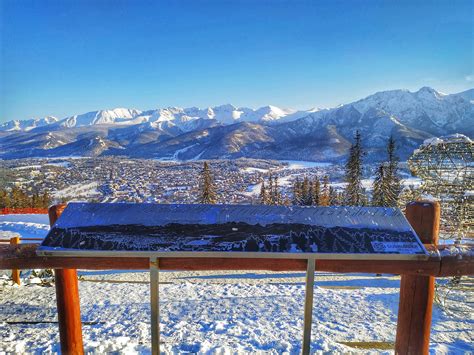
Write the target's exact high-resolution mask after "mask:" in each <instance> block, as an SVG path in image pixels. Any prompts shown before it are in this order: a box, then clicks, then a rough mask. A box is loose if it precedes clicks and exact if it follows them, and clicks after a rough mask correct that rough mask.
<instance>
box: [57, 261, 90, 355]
mask: <svg viewBox="0 0 474 355" xmlns="http://www.w3.org/2000/svg"><path fill="white" fill-rule="evenodd" d="M54 277H55V281H56V303H57V307H58V321H59V338H60V340H61V353H63V354H84V347H83V344H82V324H81V310H80V305H79V288H78V283H77V271H76V270H75V269H58V270H54Z"/></svg>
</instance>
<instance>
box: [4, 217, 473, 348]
mask: <svg viewBox="0 0 474 355" xmlns="http://www.w3.org/2000/svg"><path fill="white" fill-rule="evenodd" d="M15 224H16V225H17V227H16V229H15V227H13V226H14V225H15ZM30 224H31V225H36V232H35V235H36V236H38V235H41V234H43V235H44V234H45V233H46V231H47V225H48V221H47V216H44V215H43V216H41V215H23V216H21V215H16V216H0V228H11V230H9V231H10V232H17V233H20V234H23V233H25V228H24V226H25V225H30ZM32 228H33V227H32ZM1 230H3V229H0V233H1ZM28 233H29V232H28ZM3 274H4V276H2V277H1V278H0V353H2V352H6V353H10V352H13V353H43V352H46V353H54V352H58V351H59V335H58V328H57V323H56V322H57V316H56V304H55V290H54V287H43V286H39V285H38V284H37V281H38V279H35V278H32V277H31V276H29V272H28V271H25V272H23V274H22V277H23V285H22V286H20V287H18V286H16V285H13V284H12V283H11V281H9V280H8V275H9V271H3ZM79 274H80V282H79V289H80V296H81V314H82V320H83V322H84V325H83V338H84V345H85V348H86V351H88V352H90V353H105V352H116V351H118V352H121V353H149V352H150V325H149V319H150V306H149V298H150V294H149V285H148V273H146V272H120V271H114V272H110V271H108V272H107V271H79ZM160 281H161V282H162V284H161V285H160V297H161V298H160V311H161V328H162V341H163V343H162V345H161V350H162V351H165V352H166V353H196V352H197V353H219V354H221V353H222V354H224V353H225V354H228V353H237V352H240V353H248V352H250V353H292V354H293V353H298V352H299V351H300V350H301V337H302V326H303V304H304V273H301V272H279V273H276V272H263V271H260V272H249V271H245V272H239V271H235V272H234V271H228V272H216V271H214V272H191V271H189V272H162V273H161V275H160ZM398 300H399V277H397V276H392V275H384V276H382V277H374V275H367V274H354V275H342V274H334V273H318V274H317V275H316V287H315V295H314V308H313V317H314V319H313V326H312V344H311V347H312V349H313V351H318V352H344V353H347V352H356V351H361V350H357V349H356V348H352V347H348V346H346V345H344V344H342V343H343V342H388V343H393V342H394V340H395V330H396V321H397V312H398ZM466 301H469V300H466ZM470 302H472V300H470ZM28 322H29V323H28ZM473 325H474V314H466V313H464V314H461V315H454V316H453V315H447V314H445V313H444V311H443V310H442V309H440V308H439V307H438V306H437V305H435V307H434V311H433V325H432V335H431V347H430V349H431V352H432V353H444V352H450V353H469V352H471V353H472V352H473V351H474V348H473V345H472V344H474V326H473ZM371 351H372V352H374V353H375V352H386V353H390V352H391V351H388V350H380V349H373V350H371ZM365 352H366V351H365Z"/></svg>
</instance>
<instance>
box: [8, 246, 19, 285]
mask: <svg viewBox="0 0 474 355" xmlns="http://www.w3.org/2000/svg"><path fill="white" fill-rule="evenodd" d="M17 244H20V237H12V238H10V245H17ZM12 280H13V282H14V283H16V284H17V285H20V283H21V279H20V270H18V269H12Z"/></svg>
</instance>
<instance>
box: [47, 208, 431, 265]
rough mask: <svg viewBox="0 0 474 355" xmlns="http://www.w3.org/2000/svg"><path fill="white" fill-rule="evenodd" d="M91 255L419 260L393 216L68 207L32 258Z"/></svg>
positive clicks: (344, 211)
mask: <svg viewBox="0 0 474 355" xmlns="http://www.w3.org/2000/svg"><path fill="white" fill-rule="evenodd" d="M91 252H94V253H93V255H97V256H101V255H102V254H103V256H110V255H111V252H122V254H123V255H124V256H136V255H135V254H137V253H141V254H142V255H143V253H145V254H146V255H147V256H148V255H157V256H158V255H159V256H161V257H163V256H170V257H171V256H190V257H192V256H210V257H212V256H219V257H221V256H224V257H225V256H227V255H229V256H232V257H238V256H245V255H247V254H249V255H252V257H255V256H256V255H257V257H259V255H258V254H261V255H262V257H269V256H274V257H286V258H307V257H308V255H313V254H317V255H327V254H339V255H341V254H346V255H354V256H357V255H359V256H363V255H365V256H370V255H386V256H392V257H391V259H393V257H394V256H397V255H398V256H399V257H396V258H400V259H412V258H418V259H419V258H421V257H422V256H425V255H426V250H425V248H424V247H423V244H422V243H421V242H420V240H419V239H418V237H417V235H416V234H415V233H414V231H413V229H412V228H411V226H410V224H409V223H408V221H407V220H406V218H405V216H404V215H403V213H402V212H401V211H400V210H398V209H394V208H379V207H342V206H338V207H301V206H291V207H286V206H265V205H184V204H173V205H165V204H149V203H138V204H136V203H70V204H68V206H67V208H66V209H65V210H64V212H63V213H62V215H61V217H60V218H59V219H58V221H57V223H56V224H55V225H54V226H53V228H52V229H51V230H50V232H49V233H48V235H47V237H46V238H45V240H44V241H43V243H42V244H41V247H40V248H39V249H38V254H40V255H78V256H80V255H92V254H91ZM267 254H268V255H267ZM114 255H117V253H114ZM283 255H285V256H283ZM315 256H316V255H315ZM402 256H403V257H402ZM359 258H360V257H359ZM367 258H368V259H370V257H367ZM379 259H380V258H379Z"/></svg>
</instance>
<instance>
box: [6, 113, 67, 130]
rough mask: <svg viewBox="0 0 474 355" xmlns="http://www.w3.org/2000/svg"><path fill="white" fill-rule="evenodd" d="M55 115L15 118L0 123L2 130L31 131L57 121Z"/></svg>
mask: <svg viewBox="0 0 474 355" xmlns="http://www.w3.org/2000/svg"><path fill="white" fill-rule="evenodd" d="M57 121H58V119H57V118H56V117H53V116H47V117H43V118H31V119H29V120H22V121H19V120H13V121H8V122H5V123H2V124H0V131H30V130H32V129H34V128H37V127H43V126H47V125H50V124H52V123H55V122H57Z"/></svg>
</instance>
